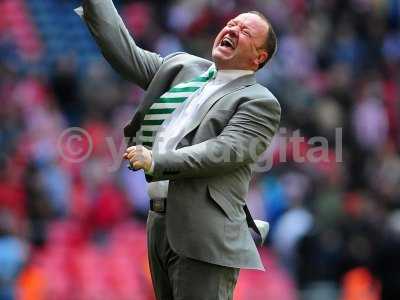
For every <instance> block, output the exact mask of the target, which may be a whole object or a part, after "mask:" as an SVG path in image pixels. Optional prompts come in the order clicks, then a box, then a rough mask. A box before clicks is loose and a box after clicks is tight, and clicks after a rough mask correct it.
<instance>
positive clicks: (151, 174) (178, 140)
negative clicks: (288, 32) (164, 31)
mask: <svg viewBox="0 0 400 300" xmlns="http://www.w3.org/2000/svg"><path fill="white" fill-rule="evenodd" d="M81 12H82V11H81ZM83 19H84V20H85V21H86V23H87V25H88V27H89V30H90V31H91V33H92V35H93V36H94V38H95V39H96V42H97V43H98V45H99V46H100V48H101V50H102V53H103V54H104V56H105V57H106V59H107V60H108V61H109V63H110V64H111V65H112V66H113V67H114V68H115V69H116V70H117V71H118V72H119V73H121V74H122V75H123V76H124V77H125V78H127V79H128V80H131V81H133V82H135V83H136V84H138V85H139V86H141V87H142V88H143V89H145V90H146V91H147V92H146V94H145V97H144V100H143V101H142V103H141V104H140V105H139V107H138V109H137V110H136V112H135V114H134V116H133V119H132V121H131V122H130V123H129V124H128V125H127V126H126V127H125V132H124V133H125V136H126V137H128V138H129V144H130V147H128V148H127V150H126V152H125V154H124V158H125V159H126V160H128V161H129V163H130V166H131V168H132V169H134V170H139V169H143V170H144V171H145V173H146V179H147V180H148V181H149V182H150V184H149V195H150V198H151V199H152V200H151V203H150V206H151V210H150V212H149V216H148V221H147V231H148V248H149V263H150V270H151V275H152V280H153V286H154V289H155V293H156V297H157V299H159V300H166V299H175V300H176V299H188V300H195V299H224V300H226V299H232V294H233V289H234V287H235V284H236V281H237V277H238V274H239V269H240V268H251V269H261V270H263V266H262V263H261V260H260V257H259V255H258V252H257V249H256V246H255V243H254V241H253V239H252V237H251V233H250V230H249V226H250V227H251V228H253V229H254V230H255V231H256V232H257V233H260V230H259V229H260V228H259V227H257V226H256V224H255V222H254V221H253V219H252V218H251V215H250V213H249V212H248V209H247V207H246V205H245V197H246V194H247V190H248V186H249V182H250V178H251V173H252V165H253V164H254V163H255V162H256V160H257V159H258V157H259V155H260V154H261V153H263V152H264V151H265V150H266V148H267V147H268V145H269V144H270V141H271V139H272V137H273V135H274V134H275V132H276V130H277V127H278V125H279V120H280V106H279V103H278V101H277V100H276V98H275V97H274V96H273V95H272V94H271V93H270V92H269V90H268V89H266V88H264V87H263V86H261V85H259V84H257V83H256V80H255V77H254V72H255V71H256V70H258V69H259V68H261V67H262V66H263V65H264V64H265V63H266V62H267V61H268V60H269V59H270V58H271V57H272V55H273V54H274V52H275V48H276V37H275V33H274V31H273V29H272V27H271V24H270V23H269V22H268V21H267V19H265V17H263V16H262V15H261V14H260V13H258V12H250V13H244V14H240V15H239V16H237V17H236V18H234V19H232V20H231V21H229V22H228V23H227V24H226V26H225V27H224V28H223V29H222V30H221V32H220V33H219V34H218V36H217V37H216V39H215V42H214V45H213V49H212V57H213V61H214V63H213V62H211V61H208V60H205V59H202V58H199V57H196V56H193V55H189V54H186V53H174V54H171V55H169V56H167V57H164V58H162V57H160V56H159V55H158V54H155V53H152V52H148V51H146V50H143V49H141V48H139V47H138V46H137V45H136V44H135V42H134V41H133V39H132V37H131V36H130V35H129V33H128V31H127V29H126V28H125V26H124V24H123V22H122V20H121V18H120V17H119V15H118V13H117V11H116V9H115V7H114V5H113V3H112V0H86V1H84V4H83ZM264 229H265V228H264ZM265 233H266V232H264V235H265Z"/></svg>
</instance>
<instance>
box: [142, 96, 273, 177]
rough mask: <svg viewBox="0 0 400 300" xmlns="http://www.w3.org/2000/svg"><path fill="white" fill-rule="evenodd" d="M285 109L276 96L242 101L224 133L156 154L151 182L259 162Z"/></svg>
mask: <svg viewBox="0 0 400 300" xmlns="http://www.w3.org/2000/svg"><path fill="white" fill-rule="evenodd" d="M280 115H281V108H280V105H279V103H278V101H276V100H275V99H273V100H272V99H255V100H249V101H247V102H245V103H243V104H241V105H240V106H239V108H238V110H237V111H236V113H235V114H234V115H233V117H232V118H231V120H230V121H229V123H228V124H227V126H226V127H225V128H224V130H223V131H222V133H221V134H220V135H219V136H217V137H215V138H212V139H209V140H207V141H204V142H202V143H199V144H195V145H192V146H188V147H184V148H180V149H177V150H173V151H167V152H164V153H153V159H154V171H153V174H152V176H148V180H150V181H158V180H170V179H178V178H185V177H186V178H189V177H208V176H218V175H221V174H224V173H226V172H230V171H233V170H235V169H237V168H240V167H242V166H244V165H248V164H251V163H255V162H256V161H257V159H258V158H259V156H260V155H261V154H262V153H263V152H264V151H265V150H266V149H267V147H268V146H269V144H270V143H271V140H272V138H273V136H274V134H275V132H276V130H277V128H278V126H279V122H280Z"/></svg>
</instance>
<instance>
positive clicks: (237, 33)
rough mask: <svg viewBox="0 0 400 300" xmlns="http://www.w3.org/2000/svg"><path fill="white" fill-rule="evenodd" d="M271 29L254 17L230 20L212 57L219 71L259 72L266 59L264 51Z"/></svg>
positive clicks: (218, 40)
mask: <svg viewBox="0 0 400 300" xmlns="http://www.w3.org/2000/svg"><path fill="white" fill-rule="evenodd" d="M267 29H268V25H267V24H266V22H265V21H264V20H263V19H262V18H261V17H260V16H258V15H256V14H253V13H245V14H240V15H238V16H237V17H236V18H234V19H232V20H230V21H229V22H228V23H227V24H226V26H225V27H224V28H222V30H221V31H220V32H219V33H218V35H217V37H216V38H215V41H214V46H213V50H212V57H213V60H214V62H215V65H216V66H217V69H219V70H220V69H240V70H254V71H255V70H257V68H258V65H259V63H261V62H263V61H265V59H267V57H268V54H267V52H266V50H265V49H263V43H264V41H265V38H266V36H267Z"/></svg>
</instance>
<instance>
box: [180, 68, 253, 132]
mask: <svg viewBox="0 0 400 300" xmlns="http://www.w3.org/2000/svg"><path fill="white" fill-rule="evenodd" d="M255 83H256V80H255V76H254V75H253V74H251V75H245V76H242V77H239V78H237V79H235V80H233V81H231V82H229V83H228V84H226V85H225V86H223V87H222V88H220V89H218V90H217V91H215V92H214V93H213V94H212V95H211V96H210V97H209V98H208V99H207V100H206V102H204V103H203V105H201V107H200V109H199V111H198V113H197V114H196V117H195V118H194V119H193V121H192V122H190V123H188V124H186V126H185V130H184V132H183V134H182V138H184V137H185V136H186V135H187V134H188V133H190V132H191V131H192V130H194V129H195V128H196V127H197V126H199V125H200V123H201V121H202V120H203V119H204V117H205V116H206V114H207V112H208V111H209V110H210V109H211V107H212V106H213V105H214V104H215V103H216V102H217V101H218V100H220V99H221V98H223V97H225V96H227V95H229V94H232V93H233V92H236V91H238V90H241V89H243V88H245V87H246V86H249V85H253V84H255Z"/></svg>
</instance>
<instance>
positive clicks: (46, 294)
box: [0, 0, 400, 300]
mask: <svg viewBox="0 0 400 300" xmlns="http://www.w3.org/2000/svg"><path fill="white" fill-rule="evenodd" d="M80 2H81V1H78V0H72V1H67V0H65V1H61V0H0V11H1V12H2V13H1V16H0V105H1V109H0V299H2V300H3V299H32V300H33V299H35V300H37V299H58V300H63V299H71V300H76V299H78V300H79V299H82V300H84V299H90V300H92V299H99V300H102V299H107V300H112V299H115V300H124V299H138V300H142V299H153V294H152V288H151V283H150V277H149V271H148V266H147V259H146V236H145V218H146V215H147V210H148V200H149V199H148V196H147V194H146V181H145V179H144V176H143V173H141V172H131V171H129V170H128V169H127V168H126V166H125V165H124V164H123V163H122V164H121V161H120V160H116V155H115V153H120V152H121V151H120V150H119V149H120V147H121V145H122V139H123V138H122V128H123V126H124V125H125V124H126V123H127V122H128V121H129V118H130V117H131V115H132V113H133V112H134V110H135V107H136V106H137V104H138V103H139V102H140V99H141V96H142V95H143V91H142V90H140V88H138V87H136V86H134V85H132V84H131V83H129V82H127V81H124V80H122V79H121V78H120V77H119V76H118V75H117V74H116V73H115V72H114V71H113V70H111V68H110V67H109V66H108V65H107V63H106V62H105V61H104V59H103V58H102V57H101V55H100V53H99V50H98V49H97V48H96V47H95V45H94V44H93V41H92V39H91V37H90V34H89V33H88V31H87V29H85V25H84V23H82V22H81V20H80V19H79V17H78V16H76V15H74V12H73V10H72V9H73V8H74V7H76V6H78V5H80ZM114 3H115V4H116V5H117V7H118V9H119V12H120V13H121V15H122V17H123V19H124V21H125V23H126V25H127V27H128V28H129V30H130V31H131V33H132V35H133V36H134V38H135V40H136V41H137V43H138V44H139V45H140V46H141V47H143V48H146V49H148V50H152V51H155V52H158V53H160V54H161V55H167V54H169V53H171V52H175V51H187V52H190V53H192V54H196V55H199V56H202V57H206V58H209V57H210V54H211V45H212V42H213V38H214V37H215V34H216V33H217V32H218V31H219V29H220V28H222V26H223V25H224V24H225V23H226V21H227V20H229V19H230V18H232V17H234V16H235V15H237V14H238V13H240V12H243V11H249V10H255V9H256V10H259V11H261V12H263V13H265V14H266V16H267V17H268V18H269V19H270V20H271V22H272V24H273V25H274V28H275V30H276V32H277V34H278V38H279V47H278V52H277V55H276V57H275V58H274V59H273V60H272V61H271V62H270V63H269V64H268V65H267V66H266V67H265V68H264V69H262V70H260V71H259V72H258V75H257V76H258V79H259V82H260V83H262V84H264V85H265V86H267V87H268V88H269V89H270V90H271V91H272V92H273V93H274V94H275V95H276V97H277V98H278V99H279V101H280V103H281V105H282V122H281V127H282V129H281V130H280V132H279V138H276V139H275V140H274V142H273V144H272V145H271V147H270V149H269V150H268V152H267V153H266V154H265V158H268V159H269V160H270V161H272V162H273V167H272V169H271V170H269V171H268V172H257V173H256V174H255V177H254V180H253V182H252V185H251V188H250V192H249V196H248V199H247V201H248V203H249V206H250V208H251V211H252V212H253V215H254V216H255V217H257V218H262V219H265V220H267V221H269V222H270V225H271V232H270V234H269V238H268V241H267V245H266V246H265V247H263V249H262V250H261V253H262V257H263V260H264V262H265V264H266V267H267V271H266V272H265V273H262V272H256V271H254V272H253V271H243V272H241V275H240V278H239V283H238V287H237V290H236V296H235V299H236V300H241V299H244V300H248V299H252V300H257V299H259V300H277V299H279V300H286V299H287V300H295V299H304V300H314V299H315V300H335V299H340V300H359V299H360V300H380V299H381V300H391V299H393V300H398V299H400V256H399V253H400V156H399V152H400V1H399V0H310V1H306V0H196V1H195V0H181V1H176V0H157V1H156V0H155V1H131V0H125V1H117V0H114ZM71 127H79V128H82V129H84V130H85V131H86V132H87V133H88V134H89V137H90V139H87V140H86V141H83V142H84V143H83V144H82V139H83V138H82V137H83V136H80V138H78V139H75V140H74V141H72V144H71V145H72V146H73V147H75V150H74V151H75V153H74V154H80V153H81V152H82V151H83V152H85V151H86V152H87V153H88V154H89V155H88V156H87V157H84V158H85V159H76V158H75V159H71V158H70V157H68V155H67V154H68V153H67V152H64V151H63V149H64V150H65V149H66V148H68V147H67V146H71V145H69V144H68V143H67V144H63V141H62V139H60V136H62V134H63V133H65V132H66V131H65V130H66V129H67V128H71ZM298 130H299V131H298ZM296 132H297V133H300V136H297V138H295V139H293V138H291V137H293V136H294V135H295V133H296ZM315 137H319V138H317V139H315ZM321 137H322V139H321ZM60 141H61V142H60ZM315 141H319V144H318V143H315ZM322 141H325V142H322ZM321 145H322V146H324V148H323V149H322V150H321ZM72 146H71V147H72ZM318 146H319V147H320V148H319V149H320V150H321V155H320V156H318V153H312V154H313V157H314V159H310V155H309V154H310V153H311V152H312V151H313V149H315V147H318ZM313 147H314V148H313ZM69 150H71V149H69ZM89 150H90V151H89ZM71 151H72V150H71ZM74 151H72V152H74ZM118 151H119V152H118ZM66 153H67V154H66ZM282 153H283V155H282ZM66 156H67V157H66ZM315 157H317V158H318V157H319V159H315Z"/></svg>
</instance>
